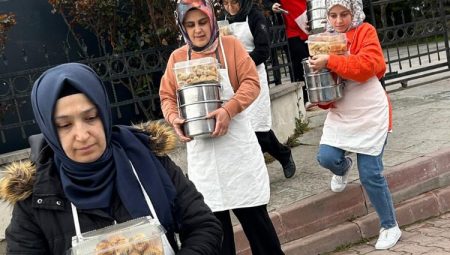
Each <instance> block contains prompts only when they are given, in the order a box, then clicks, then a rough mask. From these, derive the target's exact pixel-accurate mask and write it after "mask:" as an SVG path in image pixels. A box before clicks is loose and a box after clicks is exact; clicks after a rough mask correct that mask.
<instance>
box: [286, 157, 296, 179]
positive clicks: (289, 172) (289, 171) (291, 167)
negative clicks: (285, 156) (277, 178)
mask: <svg viewBox="0 0 450 255" xmlns="http://www.w3.org/2000/svg"><path fill="white" fill-rule="evenodd" d="M295 170H296V168H295V162H294V159H293V158H292V154H291V156H290V157H289V162H288V163H287V164H285V165H283V173H284V177H286V178H291V177H292V176H294V174H295Z"/></svg>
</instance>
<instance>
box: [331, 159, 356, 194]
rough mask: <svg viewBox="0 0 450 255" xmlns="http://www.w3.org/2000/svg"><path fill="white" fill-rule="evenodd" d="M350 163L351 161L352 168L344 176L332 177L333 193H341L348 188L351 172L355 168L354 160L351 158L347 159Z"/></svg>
mask: <svg viewBox="0 0 450 255" xmlns="http://www.w3.org/2000/svg"><path fill="white" fill-rule="evenodd" d="M345 158H346V159H347V160H348V161H350V166H349V167H348V169H347V171H346V172H345V174H344V175H343V176H339V175H333V177H331V183H330V186H331V191H333V192H341V191H343V190H344V189H345V187H346V186H347V180H348V174H349V173H350V170H351V169H352V167H353V160H352V159H351V158H350V157H345Z"/></svg>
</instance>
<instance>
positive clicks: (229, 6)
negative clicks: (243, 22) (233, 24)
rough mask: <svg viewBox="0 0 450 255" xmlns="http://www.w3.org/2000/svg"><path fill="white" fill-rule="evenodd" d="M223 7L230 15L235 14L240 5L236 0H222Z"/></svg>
mask: <svg viewBox="0 0 450 255" xmlns="http://www.w3.org/2000/svg"><path fill="white" fill-rule="evenodd" d="M222 3H223V7H224V8H225V10H226V11H227V12H228V13H229V14H230V15H231V16H234V15H236V14H237V13H238V12H239V10H240V9H241V5H240V4H239V1H238V0H223V2H222Z"/></svg>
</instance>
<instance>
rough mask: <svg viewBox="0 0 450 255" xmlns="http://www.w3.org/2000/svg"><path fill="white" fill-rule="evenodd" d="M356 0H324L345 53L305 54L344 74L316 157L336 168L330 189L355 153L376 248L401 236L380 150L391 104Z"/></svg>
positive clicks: (340, 183) (339, 186)
mask: <svg viewBox="0 0 450 255" xmlns="http://www.w3.org/2000/svg"><path fill="white" fill-rule="evenodd" d="M357 5H358V1H357V0H327V15H328V21H329V24H330V25H331V26H332V27H333V29H334V30H335V31H336V32H340V33H346V35H347V42H348V43H347V46H348V49H349V54H347V55H333V54H330V55H317V56H313V57H312V58H310V60H309V64H310V67H311V68H312V69H313V70H320V69H322V68H328V69H329V70H331V71H332V72H335V73H336V74H338V75H339V76H340V77H342V78H343V79H344V83H345V87H344V97H343V98H342V99H340V100H338V101H336V102H334V103H332V104H329V105H319V106H321V107H322V108H329V112H328V115H327V118H326V120H325V123H324V127H323V134H322V138H321V140H320V146H319V152H318V153H317V160H318V161H319V164H320V165H321V166H322V167H324V168H327V169H329V170H330V171H331V172H333V173H334V175H333V177H332V179H331V190H332V191H334V192H341V191H343V190H344V188H345V186H346V185H347V179H348V174H349V172H350V170H351V168H352V165H353V161H352V159H351V158H350V157H348V156H345V152H347V151H348V152H353V153H356V158H357V163H358V170H359V176H360V180H361V184H362V185H363V187H364V188H365V190H366V192H367V194H368V196H369V199H370V202H371V203H372V205H373V207H374V208H375V211H376V212H377V214H378V217H379V218H380V225H381V229H380V235H379V238H378V241H377V243H376V244H375V248H376V249H388V248H391V247H393V246H394V245H395V244H396V243H397V241H398V240H399V238H400V236H401V231H400V229H399V227H398V225H397V220H396V216H395V210H394V206H393V203H392V198H391V193H390V191H389V187H388V185H387V182H386V179H385V177H384V176H383V174H382V172H383V150H384V146H385V144H386V140H387V136H388V132H389V131H390V130H391V126H392V125H391V123H392V121H391V116H392V115H391V106H390V103H389V98H388V96H387V94H386V92H385V91H384V89H383V87H382V86H381V84H380V82H379V79H380V78H382V77H383V75H384V73H385V71H386V65H385V62H384V57H383V51H382V49H381V46H380V42H379V40H378V37H377V31H376V29H375V28H374V27H373V26H372V25H370V24H369V23H364V22H363V20H362V19H361V17H364V15H363V14H361V13H359V12H362V10H361V8H356V6H357Z"/></svg>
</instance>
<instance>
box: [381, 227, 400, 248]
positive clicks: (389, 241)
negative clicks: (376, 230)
mask: <svg viewBox="0 0 450 255" xmlns="http://www.w3.org/2000/svg"><path fill="white" fill-rule="evenodd" d="M401 236H402V231H401V230H400V228H399V227H398V225H397V226H395V227H392V228H389V229H385V228H381V229H380V236H379V237H378V241H377V243H376V244H375V249H377V250H386V249H389V248H392V247H394V245H395V244H396V243H397V241H398V240H399V239H400V237H401Z"/></svg>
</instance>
